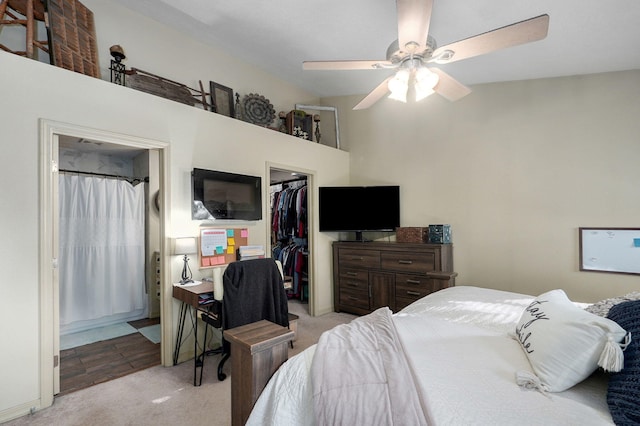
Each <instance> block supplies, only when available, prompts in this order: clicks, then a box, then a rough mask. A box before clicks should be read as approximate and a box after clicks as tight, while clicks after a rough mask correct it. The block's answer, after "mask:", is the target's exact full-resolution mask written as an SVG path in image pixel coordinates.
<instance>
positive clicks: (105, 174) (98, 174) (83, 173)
mask: <svg viewBox="0 0 640 426" xmlns="http://www.w3.org/2000/svg"><path fill="white" fill-rule="evenodd" d="M58 171H59V172H63V173H76V174H82V175H87V176H99V177H106V178H112V179H122V180H126V181H127V182H129V183H131V184H133V183H134V182H136V181H137V182H149V176H145V177H131V176H119V175H110V174H107V173H96V172H82V171H80V170H66V169H60V170H58Z"/></svg>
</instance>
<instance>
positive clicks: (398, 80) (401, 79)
mask: <svg viewBox="0 0 640 426" xmlns="http://www.w3.org/2000/svg"><path fill="white" fill-rule="evenodd" d="M410 75H411V73H410V71H409V70H407V69H401V70H399V71H398V72H397V73H396V75H395V76H394V77H393V78H392V79H391V80H389V83H388V86H387V87H388V88H389V91H390V92H391V94H390V95H389V99H394V100H396V101H400V102H407V91H408V90H409V77H410Z"/></svg>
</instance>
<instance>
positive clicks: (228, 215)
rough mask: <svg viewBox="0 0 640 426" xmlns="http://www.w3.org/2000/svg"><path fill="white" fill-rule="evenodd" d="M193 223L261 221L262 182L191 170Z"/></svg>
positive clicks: (241, 176)
mask: <svg viewBox="0 0 640 426" xmlns="http://www.w3.org/2000/svg"><path fill="white" fill-rule="evenodd" d="M191 178H192V188H193V204H192V210H191V217H192V218H193V219H194V220H206V219H229V220H260V219H262V179H261V178H260V177H259V176H247V175H241V174H237V173H228V172H221V171H214V170H205V169H193V172H192V173H191Z"/></svg>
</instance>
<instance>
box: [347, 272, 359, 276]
mask: <svg viewBox="0 0 640 426" xmlns="http://www.w3.org/2000/svg"><path fill="white" fill-rule="evenodd" d="M346 275H349V276H350V277H357V276H358V273H357V272H347V273H346Z"/></svg>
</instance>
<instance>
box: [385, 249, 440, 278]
mask: <svg viewBox="0 0 640 426" xmlns="http://www.w3.org/2000/svg"><path fill="white" fill-rule="evenodd" d="M380 258H381V262H380V263H381V265H382V269H386V270H392V271H400V272H414V273H426V272H431V271H435V270H436V268H438V267H439V265H437V264H436V254H435V252H431V251H429V252H423V253H410V252H394V251H389V252H383V253H382V254H381V256H380Z"/></svg>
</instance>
